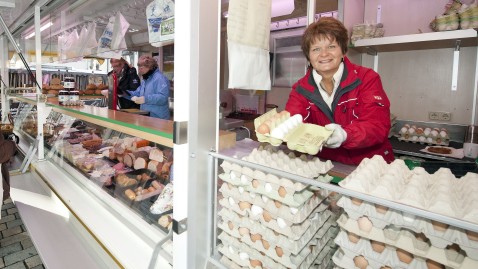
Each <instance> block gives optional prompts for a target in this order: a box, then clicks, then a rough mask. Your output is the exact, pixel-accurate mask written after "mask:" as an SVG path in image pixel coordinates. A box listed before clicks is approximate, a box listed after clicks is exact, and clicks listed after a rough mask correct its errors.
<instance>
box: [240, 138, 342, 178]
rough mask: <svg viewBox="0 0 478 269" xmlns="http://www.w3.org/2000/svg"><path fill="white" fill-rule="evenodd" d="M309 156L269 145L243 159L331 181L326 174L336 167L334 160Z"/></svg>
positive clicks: (255, 150) (307, 176)
mask: <svg viewBox="0 0 478 269" xmlns="http://www.w3.org/2000/svg"><path fill="white" fill-rule="evenodd" d="M309 157H310V156H309ZM309 157H308V156H306V155H304V154H302V155H301V156H300V157H296V156H295V154H294V153H293V152H289V153H288V154H286V153H285V152H284V151H282V150H280V149H278V148H277V147H273V146H270V145H269V146H265V147H263V146H260V147H259V148H258V149H254V150H253V151H252V152H251V153H250V154H249V155H248V156H246V157H244V158H242V159H243V160H245V161H248V162H252V163H257V164H260V165H264V166H266V167H271V168H275V169H278V170H282V171H285V172H289V173H292V174H297V175H299V176H303V177H306V178H314V179H317V180H319V181H325V182H328V181H330V180H331V177H329V176H327V175H326V174H327V172H328V171H330V169H332V168H333V167H334V165H333V164H332V162H331V161H330V160H327V161H325V162H323V161H321V160H320V159H319V158H317V157H313V158H309ZM244 173H245V172H244ZM298 184H300V183H298Z"/></svg>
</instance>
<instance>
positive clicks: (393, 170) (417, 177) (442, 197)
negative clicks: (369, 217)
mask: <svg viewBox="0 0 478 269" xmlns="http://www.w3.org/2000/svg"><path fill="white" fill-rule="evenodd" d="M476 182H478V174H475V173H467V174H466V175H465V176H463V177H461V178H459V179H457V178H456V177H455V176H454V175H453V174H452V173H451V171H450V170H449V169H448V168H440V169H439V170H438V171H437V172H435V173H434V174H429V173H428V172H426V171H425V169H423V168H422V167H416V168H414V169H413V170H409V169H408V167H407V166H406V164H405V162H404V161H403V160H400V159H396V160H395V161H393V162H392V163H391V164H387V163H386V162H385V161H384V160H383V158H382V157H381V156H378V155H376V156H374V157H372V158H371V159H367V158H366V159H364V160H363V161H362V162H361V163H360V164H359V166H358V167H357V168H356V169H355V170H354V171H353V172H352V173H351V174H350V175H349V176H347V177H346V178H345V179H344V180H342V181H341V182H340V183H339V185H340V186H342V187H343V188H346V189H351V190H355V191H359V192H362V193H366V194H370V195H373V196H377V197H381V198H384V199H387V200H391V201H395V202H399V203H403V204H407V205H411V206H415V207H418V208H422V209H425V210H428V211H431V212H435V213H438V214H442V215H447V216H450V217H454V218H458V219H463V220H466V221H469V222H473V223H478V196H477V194H478V192H477V191H478V184H476Z"/></svg>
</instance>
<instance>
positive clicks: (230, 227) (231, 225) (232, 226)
mask: <svg viewBox="0 0 478 269" xmlns="http://www.w3.org/2000/svg"><path fill="white" fill-rule="evenodd" d="M227 226H229V230H232V229H234V224H233V223H232V221H229V222H228V223H227Z"/></svg>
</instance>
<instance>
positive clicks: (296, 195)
mask: <svg viewBox="0 0 478 269" xmlns="http://www.w3.org/2000/svg"><path fill="white" fill-rule="evenodd" d="M238 176H239V175H237V174H236V172H235V171H231V173H230V174H229V175H228V174H226V173H224V174H220V175H219V178H220V179H222V180H224V181H226V182H228V183H231V184H232V185H236V184H235V183H237V179H239V180H240V181H241V182H249V185H239V186H240V187H243V188H244V189H245V190H246V191H250V192H254V193H258V194H263V195H266V196H267V197H269V198H271V199H274V200H277V201H279V202H281V203H283V204H286V205H289V206H292V207H300V206H301V205H303V204H304V203H305V202H307V201H308V200H309V199H310V198H311V197H312V196H313V195H314V193H313V192H312V191H310V190H308V189H304V190H302V191H301V192H295V191H294V190H290V189H289V190H286V189H285V188H284V187H282V186H279V185H276V184H271V183H264V185H262V184H261V183H259V182H260V181H259V180H256V179H255V180H254V186H253V185H252V184H253V182H252V178H249V177H248V176H246V175H240V176H239V177H238Z"/></svg>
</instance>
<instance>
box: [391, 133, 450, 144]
mask: <svg viewBox="0 0 478 269" xmlns="http://www.w3.org/2000/svg"><path fill="white" fill-rule="evenodd" d="M397 138H398V140H399V141H403V142H410V143H418V144H422V145H438V146H448V145H450V140H449V139H447V140H438V141H437V140H436V139H433V138H432V137H426V136H423V135H421V136H417V135H414V136H411V137H410V138H405V137H402V136H400V137H397Z"/></svg>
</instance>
